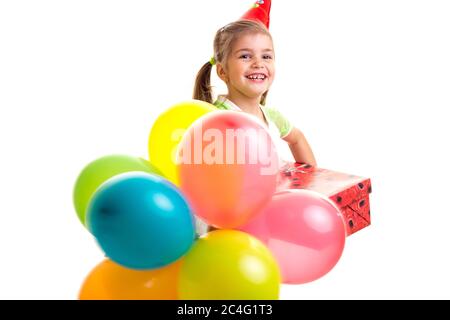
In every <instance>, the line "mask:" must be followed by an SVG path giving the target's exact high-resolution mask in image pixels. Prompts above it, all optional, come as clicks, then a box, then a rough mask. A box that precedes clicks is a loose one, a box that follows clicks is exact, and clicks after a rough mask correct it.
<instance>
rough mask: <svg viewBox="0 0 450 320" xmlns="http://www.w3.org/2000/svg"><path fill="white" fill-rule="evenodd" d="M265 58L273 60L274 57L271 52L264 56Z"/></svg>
mask: <svg viewBox="0 0 450 320" xmlns="http://www.w3.org/2000/svg"><path fill="white" fill-rule="evenodd" d="M263 59H267V60H271V59H273V57H272V56H271V55H270V54H266V55H264V56H263Z"/></svg>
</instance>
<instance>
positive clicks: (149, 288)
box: [79, 259, 182, 300]
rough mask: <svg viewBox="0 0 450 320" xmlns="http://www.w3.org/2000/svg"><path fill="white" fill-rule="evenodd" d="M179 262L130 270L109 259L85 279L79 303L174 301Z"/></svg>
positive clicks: (176, 297) (176, 296)
mask: <svg viewBox="0 0 450 320" xmlns="http://www.w3.org/2000/svg"><path fill="white" fill-rule="evenodd" d="M181 261H182V260H178V261H176V262H174V263H172V264H170V265H168V266H166V267H163V268H161V269H154V270H133V269H127V268H125V267H122V266H120V265H118V264H116V263H114V262H112V261H111V260H109V259H106V260H104V261H103V262H101V263H100V264H98V265H97V266H96V267H95V268H94V269H93V270H92V271H91V272H90V273H89V275H88V276H87V277H86V279H85V281H84V283H83V285H82V287H81V290H80V293H79V299H80V300H176V299H178V294H177V286H178V275H179V271H180V265H181Z"/></svg>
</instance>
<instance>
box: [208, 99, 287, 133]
mask: <svg viewBox="0 0 450 320" xmlns="http://www.w3.org/2000/svg"><path fill="white" fill-rule="evenodd" d="M214 105H215V106H216V107H217V108H218V109H221V110H234V111H242V109H241V108H239V107H238V106H237V105H235V104H234V103H233V102H232V101H230V100H228V99H227V98H226V97H225V96H219V97H218V98H217V100H216V102H214ZM260 107H261V111H262V112H263V114H264V117H265V118H266V120H267V122H268V123H269V131H270V129H271V127H275V128H276V129H277V130H278V134H279V136H280V138H284V137H286V136H287V135H288V134H289V133H290V132H291V130H292V128H293V126H292V124H291V123H290V122H289V120H288V119H286V117H285V116H283V115H282V114H281V112H280V111H278V110H277V109H275V108H270V107H266V106H260Z"/></svg>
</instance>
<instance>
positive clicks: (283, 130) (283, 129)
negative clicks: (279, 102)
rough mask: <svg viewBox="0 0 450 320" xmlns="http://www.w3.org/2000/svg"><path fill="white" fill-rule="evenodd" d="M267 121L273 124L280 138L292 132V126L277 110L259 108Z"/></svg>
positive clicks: (265, 107) (264, 107)
mask: <svg viewBox="0 0 450 320" xmlns="http://www.w3.org/2000/svg"><path fill="white" fill-rule="evenodd" d="M261 109H262V110H263V112H264V115H265V116H266V118H267V120H268V121H270V122H272V123H273V124H275V126H276V127H277V128H278V131H279V132H280V137H282V138H283V137H285V136H287V135H288V134H289V132H290V131H291V130H292V128H293V125H292V124H291V122H290V121H289V120H288V118H287V117H285V116H284V115H283V114H282V113H281V112H280V111H279V110H278V109H276V108H274V107H268V106H261Z"/></svg>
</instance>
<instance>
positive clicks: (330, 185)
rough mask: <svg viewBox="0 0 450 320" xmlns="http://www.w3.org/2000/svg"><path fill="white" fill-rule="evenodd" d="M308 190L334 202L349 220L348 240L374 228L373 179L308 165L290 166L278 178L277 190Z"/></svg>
mask: <svg viewBox="0 0 450 320" xmlns="http://www.w3.org/2000/svg"><path fill="white" fill-rule="evenodd" d="M286 189H306V190H312V191H316V192H319V193H321V194H322V195H324V196H326V197H328V198H329V199H330V200H332V201H333V202H334V203H335V204H336V205H337V206H338V208H339V209H340V210H341V213H342V215H343V217H344V219H345V225H346V228H347V236H349V235H352V234H353V233H355V232H357V231H359V230H361V229H363V228H365V227H367V226H369V225H370V203H369V194H370V193H371V192H372V185H371V182H370V179H368V178H362V177H357V176H354V175H350V174H345V173H341V172H336V171H331V170H326V169H320V168H316V167H312V166H310V165H307V164H299V163H288V164H286V165H285V166H283V167H282V169H281V170H280V174H279V176H278V186H277V190H278V191H281V190H286Z"/></svg>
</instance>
